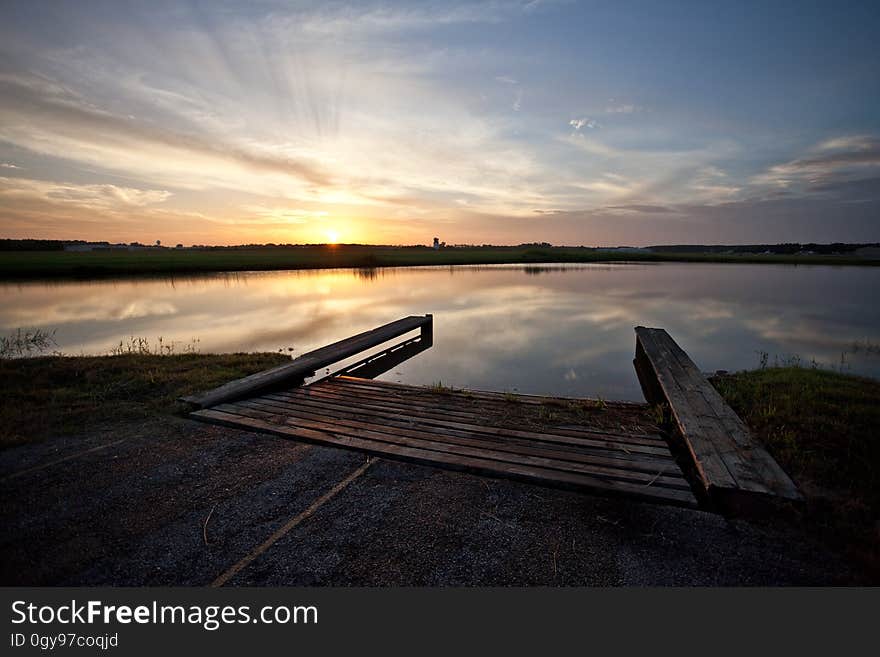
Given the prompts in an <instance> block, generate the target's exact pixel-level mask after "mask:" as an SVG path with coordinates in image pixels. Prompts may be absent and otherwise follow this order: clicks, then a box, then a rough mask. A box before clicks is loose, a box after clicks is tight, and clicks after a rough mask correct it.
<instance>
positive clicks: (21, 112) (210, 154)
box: [0, 76, 329, 188]
mask: <svg viewBox="0 0 880 657" xmlns="http://www.w3.org/2000/svg"><path fill="white" fill-rule="evenodd" d="M0 139H3V140H5V141H7V142H9V143H12V144H15V145H16V146H20V147H22V148H27V149H28V150H31V151H33V152H36V153H41V154H45V155H51V156H55V157H62V158H67V159H77V160H80V161H84V162H89V163H91V164H95V165H98V166H107V165H108V164H109V165H111V166H112V165H114V164H115V165H116V166H117V167H118V168H121V169H125V170H126V172H127V173H141V174H142V175H146V176H148V177H151V178H153V179H163V180H165V181H169V180H179V181H180V183H182V185H183V186H191V185H195V186H208V180H214V181H218V180H222V181H223V182H224V183H225V184H226V185H228V186H230V187H233V188H235V187H241V186H242V183H241V181H240V180H239V181H238V182H236V176H241V173H242V170H244V171H246V172H254V171H257V172H264V173H270V174H280V175H283V176H285V177H287V178H290V179H294V180H296V181H299V182H301V183H302V184H304V185H308V184H311V185H321V184H327V183H328V182H329V177H328V175H327V174H325V173H324V172H322V171H321V170H320V167H319V166H318V165H317V164H315V163H311V162H306V161H303V160H298V159H297V158H293V157H284V156H282V155H278V154H275V153H271V152H266V151H265V150H263V151H261V150H260V149H259V148H258V147H255V146H254V145H250V146H246V145H239V144H235V143H231V142H230V141H229V140H228V139H224V138H223V136H221V135H210V136H208V135H202V134H198V133H195V132H186V133H181V132H175V131H173V130H170V129H167V128H163V127H161V126H160V125H157V124H155V123H152V122H150V121H144V120H138V119H133V118H130V117H129V116H121V115H118V114H114V113H111V112H108V111H106V110H101V109H97V108H95V107H93V106H91V105H90V104H88V103H85V102H83V101H81V100H80V99H79V98H77V97H76V96H75V95H73V94H71V93H66V92H62V91H59V87H57V86H54V85H47V84H44V83H43V81H42V80H40V79H39V78H37V77H31V78H25V79H22V78H21V77H20V76H15V77H13V76H0ZM182 172H186V174H187V175H185V176H179V177H178V176H177V175H175V174H179V173H182ZM168 174H171V175H168Z"/></svg>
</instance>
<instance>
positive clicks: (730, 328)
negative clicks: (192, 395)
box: [0, 263, 880, 399]
mask: <svg viewBox="0 0 880 657" xmlns="http://www.w3.org/2000/svg"><path fill="white" fill-rule="evenodd" d="M878 283H880V270H878V269H875V268H832V267H803V266H800V267H780V266H772V267H771V266H761V265H724V264H671V263H670V264H666V263H664V264H653V265H649V264H637V265H636V264H633V265H607V264H603V265H597V266H593V265H573V266H565V265H529V266H526V267H523V266H478V267H436V268H435V267H424V268H405V269H358V270H329V271H326V270H325V271H305V272H248V273H236V274H221V275H212V276H200V277H175V278H173V279H152V280H149V279H139V280H101V281H89V282H63V283H59V282H54V283H33V282H29V283H14V284H13V283H7V284H2V285H0V302H2V310H0V330H2V331H3V332H4V333H8V332H10V331H12V330H14V329H15V328H18V327H27V328H37V327H39V328H44V329H47V330H53V329H55V330H57V332H56V340H57V341H58V344H59V348H60V349H61V350H63V351H64V352H65V353H76V354H78V353H107V352H108V351H109V350H110V349H111V348H112V347H113V346H114V345H117V344H118V343H119V341H120V339H126V338H127V337H128V336H140V337H147V338H150V339H153V340H154V339H156V338H157V337H159V336H162V337H163V338H164V340H165V341H166V342H168V341H169V340H172V341H176V342H178V343H179V344H181V345H186V344H190V343H191V342H192V340H193V339H198V340H199V347H200V349H201V351H203V352H208V351H217V352H222V351H254V350H269V351H276V350H278V349H284V350H285V351H287V349H288V348H291V349H293V353H294V354H295V353H301V352H304V351H308V350H310V349H314V348H316V347H319V346H321V345H323V344H326V343H328V342H332V341H334V340H338V339H341V338H343V337H346V336H348V335H351V334H354V333H357V332H359V331H362V330H365V329H367V328H371V327H373V326H378V325H380V324H383V323H386V322H388V321H391V320H393V319H397V318H398V317H402V316H404V315H410V314H424V313H433V314H434V324H435V329H434V347H433V349H430V350H428V351H427V352H425V353H423V354H421V355H419V356H417V357H416V358H414V359H412V360H410V361H407V362H406V363H404V364H402V365H400V366H399V367H396V368H395V369H394V370H393V371H392V372H389V373H388V374H386V375H384V377H383V378H386V379H389V380H400V381H404V382H410V383H418V384H427V383H433V382H437V381H442V382H443V383H444V384H445V385H454V386H468V387H474V388H490V389H502V390H505V389H506V390H514V389H515V390H519V391H521V392H529V393H547V394H564V395H576V396H578V395H579V396H587V395H590V396H595V395H602V396H604V397H606V398H620V399H640V398H641V393H640V391H639V388H638V383H637V381H636V378H635V374H634V372H633V369H632V364H631V361H632V356H633V348H634V336H633V331H632V329H633V327H634V326H636V325H639V324H641V325H645V326H662V327H665V328H667V329H668V330H669V331H670V332H671V333H672V335H673V336H674V337H675V338H676V339H677V340H678V341H679V342H680V343H681V344H682V346H684V348H685V349H686V350H687V351H688V353H690V355H691V356H692V357H693V358H694V360H695V361H696V362H697V363H698V365H700V366H701V367H702V368H704V369H706V370H714V369H729V370H735V369H740V368H745V367H754V366H756V365H757V363H758V352H761V351H765V352H768V353H769V354H770V358H771V360H772V358H773V356H774V355H778V356H780V357H787V356H789V355H794V354H797V355H799V356H800V357H801V359H802V360H803V361H806V362H809V361H810V360H811V359H815V360H816V361H818V362H821V363H825V364H833V365H835V366H840V364H841V356H842V354H843V358H844V364H843V365H844V367H845V368H846V369H848V370H849V371H852V372H856V373H863V374H868V375H872V376H880V356H878V354H877V352H876V349H870V348H865V346H866V345H867V346H871V345H877V344H878V343H880V305H878V304H876V303H874V302H873V292H874V290H876V289H878ZM857 342H858V343H859V344H861V345H862V348H860V349H853V347H854V344H855V343H857Z"/></svg>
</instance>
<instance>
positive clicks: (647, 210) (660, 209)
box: [606, 203, 675, 214]
mask: <svg viewBox="0 0 880 657" xmlns="http://www.w3.org/2000/svg"><path fill="white" fill-rule="evenodd" d="M606 209H607V210H623V211H624V212H640V213H643V214H669V213H673V212H675V210H674V209H673V208H670V207H667V206H665V205H645V204H640V203H629V204H626V205H609V206H608V207H607V208H606Z"/></svg>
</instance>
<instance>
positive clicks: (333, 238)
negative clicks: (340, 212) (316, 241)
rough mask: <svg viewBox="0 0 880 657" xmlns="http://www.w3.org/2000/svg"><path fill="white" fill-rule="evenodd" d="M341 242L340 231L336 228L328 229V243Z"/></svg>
mask: <svg viewBox="0 0 880 657" xmlns="http://www.w3.org/2000/svg"><path fill="white" fill-rule="evenodd" d="M338 242H339V233H338V232H337V231H335V230H328V231H327V243H328V244H337V243H338Z"/></svg>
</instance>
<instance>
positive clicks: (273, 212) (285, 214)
mask: <svg viewBox="0 0 880 657" xmlns="http://www.w3.org/2000/svg"><path fill="white" fill-rule="evenodd" d="M241 209H242V210H243V211H244V212H245V213H247V215H246V216H245V217H241V218H236V219H235V221H236V222H238V221H256V222H259V223H277V224H305V223H308V222H309V221H310V220H313V219H323V218H325V217H327V216H328V215H329V213H328V212H327V211H325V210H306V209H303V208H288V207H283V206H264V205H243V206H242V207H241Z"/></svg>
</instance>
